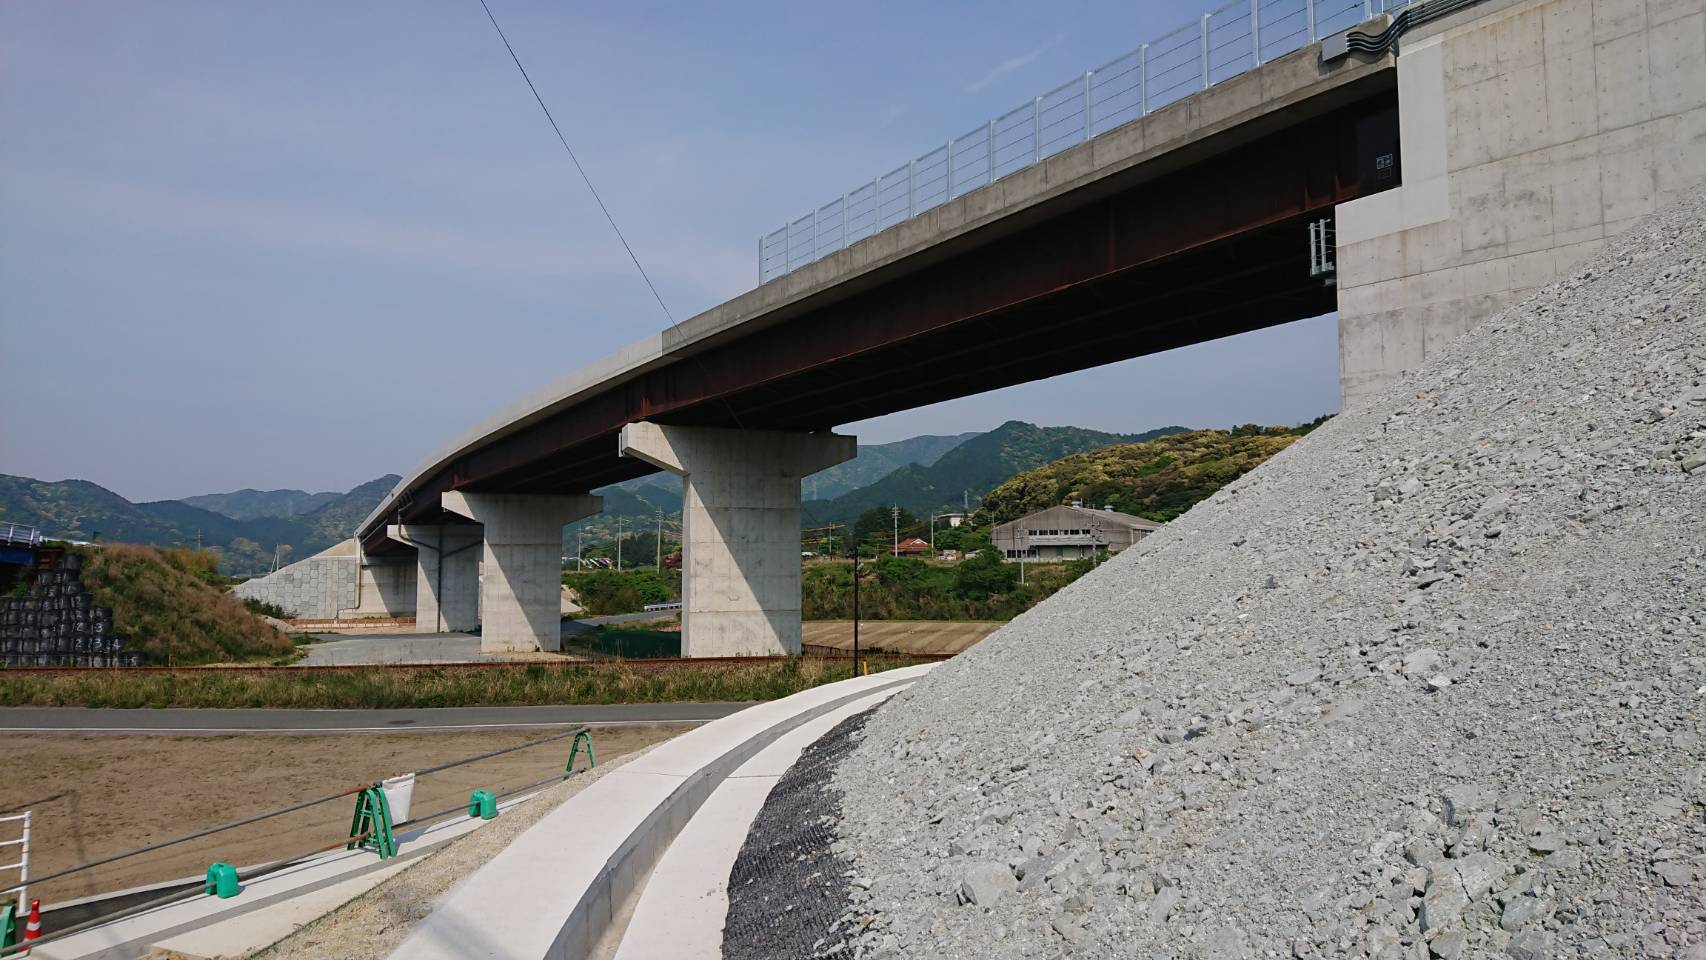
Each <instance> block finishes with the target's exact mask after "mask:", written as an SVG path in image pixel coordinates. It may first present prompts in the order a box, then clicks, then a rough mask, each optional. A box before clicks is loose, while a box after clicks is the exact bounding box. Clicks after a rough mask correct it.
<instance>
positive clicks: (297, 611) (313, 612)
mask: <svg viewBox="0 0 1706 960" xmlns="http://www.w3.org/2000/svg"><path fill="white" fill-rule="evenodd" d="M231 592H232V593H233V594H235V595H237V596H238V597H240V598H243V599H255V600H261V601H264V602H266V603H275V604H278V605H279V606H280V607H282V608H284V611H285V612H286V613H287V614H289V615H290V616H291V617H294V618H301V619H308V620H343V619H350V618H355V617H364V616H371V617H397V616H405V615H407V614H410V613H412V612H414V609H415V578H414V565H413V564H412V563H407V562H398V561H396V560H390V559H387V560H369V559H368V558H367V557H365V556H363V555H362V552H361V546H360V544H359V543H358V542H357V541H355V540H354V539H350V540H344V541H342V542H340V543H337V544H334V545H332V546H330V547H327V548H326V549H325V550H322V551H320V552H319V553H316V554H315V555H313V556H312V557H308V558H306V559H303V560H298V561H296V562H295V563H292V564H289V565H288V566H284V567H280V568H279V569H277V570H274V571H273V572H272V573H269V574H267V575H266V576H264V577H256V578H254V579H253V580H245V581H244V582H242V583H239V584H237V585H236V586H235V587H232V588H231Z"/></svg>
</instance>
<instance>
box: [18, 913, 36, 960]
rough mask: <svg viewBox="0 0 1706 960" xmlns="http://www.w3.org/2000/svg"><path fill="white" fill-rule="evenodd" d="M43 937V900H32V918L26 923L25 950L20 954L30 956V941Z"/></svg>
mask: <svg viewBox="0 0 1706 960" xmlns="http://www.w3.org/2000/svg"><path fill="white" fill-rule="evenodd" d="M40 937H41V901H40V900H31V901H30V920H29V922H28V923H26V924H24V952H23V953H22V954H19V956H25V957H27V956H29V954H30V941H31V940H36V939H39V938H40Z"/></svg>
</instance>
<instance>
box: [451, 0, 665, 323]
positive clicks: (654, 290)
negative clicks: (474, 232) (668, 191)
mask: <svg viewBox="0 0 1706 960" xmlns="http://www.w3.org/2000/svg"><path fill="white" fill-rule="evenodd" d="M480 8H481V9H483V10H485V11H486V19H487V20H490V21H491V22H492V29H493V30H496V31H497V32H498V39H499V40H502V41H503V44H504V49H505V50H508V51H509V58H510V59H511V60H513V61H515V68H516V69H517V70H519V71H521V79H523V80H525V81H527V89H529V90H531V91H533V99H534V100H535V101H537V102H538V104H539V109H541V110H543V111H545V119H546V120H549V121H551V129H552V130H555V131H557V142H559V143H561V144H562V145H563V150H564V151H565V152H567V153H568V155H569V159H570V160H571V161H573V162H574V165H575V169H576V170H578V171H580V175H581V180H583V181H585V183H586V188H587V190H588V191H589V192H590V193H591V194H592V198H593V199H594V200H596V201H598V209H600V210H602V211H604V219H606V220H608V221H610V229H612V230H614V231H616V239H618V240H620V241H622V249H624V250H626V251H628V259H630V260H632V261H634V269H636V270H638V271H640V279H642V280H644V281H646V286H647V287H648V288H650V289H651V291H652V296H653V297H656V298H657V302H658V306H660V307H662V308H663V315H664V316H665V317H668V318H669V322H670V323H671V324H674V323H675V315H674V314H672V313H670V312H669V305H668V304H666V303H664V302H663V296H662V295H661V294H659V293H658V288H657V286H656V285H655V284H653V283H652V278H651V277H650V276H648V275H647V274H646V268H645V267H643V266H641V265H640V258H639V257H637V256H635V255H634V248H633V247H632V246H629V244H628V238H627V237H625V236H623V235H622V228H621V227H618V226H617V225H616V218H615V217H613V216H611V215H610V208H609V207H607V206H605V205H604V198H603V197H601V196H599V195H598V188H597V187H595V186H593V185H592V178H591V177H589V176H587V175H586V168H585V167H583V166H581V161H580V158H579V157H577V156H575V148H574V147H571V146H569V138H568V137H565V136H563V128H562V127H559V126H557V118H556V117H553V116H551V108H550V107H547V106H545V98H543V97H541V96H540V95H539V88H538V87H535V86H534V85H533V78H532V77H529V76H528V75H527V68H526V67H524V66H522V65H521V58H520V57H518V56H516V55H515V48H514V47H512V46H510V43H509V37H507V36H505V35H504V28H503V27H500V26H498V18H497V17H494V16H492V8H491V7H489V6H487V5H486V0H480Z"/></svg>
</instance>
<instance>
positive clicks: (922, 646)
mask: <svg viewBox="0 0 1706 960" xmlns="http://www.w3.org/2000/svg"><path fill="white" fill-rule="evenodd" d="M1002 626H1003V624H1002V623H1000V622H999V621H992V620H963V621H958V620H955V621H950V620H861V621H859V646H860V648H861V649H872V648H881V649H883V650H887V651H889V652H890V653H962V652H964V651H965V650H967V649H969V648H970V647H971V646H972V645H973V644H975V643H977V642H978V641H979V640H982V639H983V638H984V637H987V636H989V635H990V634H992V633H994V632H995V631H996V630H997V629H998V628H1000V627H1002ZM804 643H805V644H806V646H808V647H826V648H830V649H834V650H845V651H849V652H851V651H852V649H853V622H852V621H851V620H813V621H808V622H807V623H806V624H805V639H804Z"/></svg>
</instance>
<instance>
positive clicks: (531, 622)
mask: <svg viewBox="0 0 1706 960" xmlns="http://www.w3.org/2000/svg"><path fill="white" fill-rule="evenodd" d="M439 502H440V504H442V505H443V507H444V509H445V510H448V511H449V512H451V513H454V514H456V515H458V516H463V517H467V518H469V519H470V520H476V521H478V522H479V523H480V524H481V526H482V528H483V530H484V538H485V550H484V552H483V554H482V556H481V561H482V564H481V569H480V649H481V650H482V651H488V652H509V651H517V650H559V649H561V648H562V609H563V608H562V589H563V525H564V524H566V523H573V522H574V521H576V520H579V519H580V518H582V517H589V516H591V515H593V514H595V513H597V512H598V511H599V510H601V509H603V508H604V500H603V498H601V497H588V496H544V495H535V494H516V493H462V492H459V491H451V492H449V493H445V494H442V495H441V496H440V498H439Z"/></svg>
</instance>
